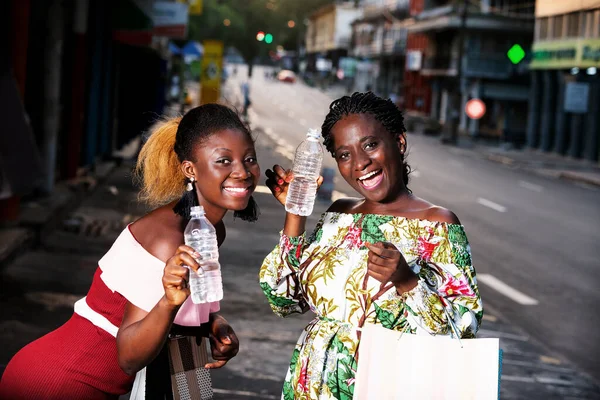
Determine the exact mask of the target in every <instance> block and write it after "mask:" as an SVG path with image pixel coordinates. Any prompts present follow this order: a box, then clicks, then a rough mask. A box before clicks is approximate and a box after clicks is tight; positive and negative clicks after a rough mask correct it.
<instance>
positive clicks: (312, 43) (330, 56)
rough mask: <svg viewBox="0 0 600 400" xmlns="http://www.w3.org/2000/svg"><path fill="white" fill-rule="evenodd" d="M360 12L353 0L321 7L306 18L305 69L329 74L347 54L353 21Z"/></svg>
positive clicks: (359, 15)
mask: <svg viewBox="0 0 600 400" xmlns="http://www.w3.org/2000/svg"><path fill="white" fill-rule="evenodd" d="M361 16H362V8H360V7H357V6H356V4H355V3H354V2H353V1H347V2H341V3H335V4H329V5H326V6H323V7H321V8H320V9H318V10H317V11H315V12H314V13H312V14H311V15H310V16H309V18H308V26H307V30H306V38H305V42H306V61H307V65H306V70H307V71H308V72H310V73H315V72H320V73H323V74H328V73H330V72H331V71H333V70H335V69H337V68H338V67H339V62H340V58H343V57H346V56H347V55H348V51H349V50H350V45H351V38H352V21H354V20H356V19H358V18H360V17H361Z"/></svg>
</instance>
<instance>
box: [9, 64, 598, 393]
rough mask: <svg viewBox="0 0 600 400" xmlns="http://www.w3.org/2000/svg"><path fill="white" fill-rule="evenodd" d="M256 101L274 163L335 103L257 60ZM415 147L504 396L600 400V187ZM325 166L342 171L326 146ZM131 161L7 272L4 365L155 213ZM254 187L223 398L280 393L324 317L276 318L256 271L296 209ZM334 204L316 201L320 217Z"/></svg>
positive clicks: (412, 154) (460, 152)
mask: <svg viewBox="0 0 600 400" xmlns="http://www.w3.org/2000/svg"><path fill="white" fill-rule="evenodd" d="M237 68H238V73H237V75H236V77H233V76H231V75H230V79H229V81H228V82H227V84H226V87H225V88H224V97H225V99H226V100H227V101H228V102H230V103H231V104H237V102H238V100H237V99H238V96H239V87H240V84H241V80H240V79H241V77H245V76H246V70H245V67H241V66H238V67H237ZM236 79H237V80H236ZM251 99H252V106H251V110H250V113H249V117H250V124H251V126H252V128H253V131H254V134H255V136H256V144H257V151H258V159H259V163H260V164H261V168H262V171H263V172H264V171H265V170H266V169H268V168H271V167H272V165H273V164H275V163H278V164H282V165H284V166H287V167H289V166H291V161H290V160H291V158H292V157H293V151H294V149H295V147H296V146H297V144H298V143H299V142H300V141H301V140H303V138H304V136H305V133H306V131H307V129H308V128H312V127H320V125H321V123H322V121H323V119H324V117H325V114H326V113H327V110H328V105H329V103H330V102H331V99H330V97H328V95H327V94H325V93H322V92H320V91H319V90H317V89H314V88H310V87H307V86H305V85H304V84H302V83H299V82H298V83H295V84H287V83H280V82H277V81H274V80H265V78H264V73H263V69H262V67H255V70H254V78H253V80H252V81H251ZM408 144H409V156H408V162H409V164H410V165H411V166H412V168H413V170H414V172H413V174H412V175H411V182H410V184H409V187H410V188H411V189H412V190H413V192H414V193H415V194H416V195H417V196H420V197H423V198H425V199H427V200H429V201H431V202H433V203H436V204H438V205H441V206H444V207H447V208H449V209H451V210H452V211H454V212H455V213H456V214H457V215H458V217H459V219H460V220H461V222H462V223H463V225H464V226H465V229H466V232H467V235H468V236H469V239H470V242H471V247H472V251H473V259H474V265H475V268H476V270H477V272H478V279H479V288H480V291H481V296H482V298H483V301H484V306H485V309H486V313H485V316H484V321H483V324H482V328H481V330H480V333H479V336H480V337H499V338H500V339H501V347H502V348H503V350H504V361H503V376H502V384H501V397H502V399H544V400H553V399H557V400H558V399H600V392H599V389H598V386H597V383H598V382H599V381H600V363H599V362H598V357H597V356H598V353H599V350H600V346H599V343H598V340H597V339H596V333H595V329H596V327H597V326H599V325H600V314H599V313H598V312H597V309H596V304H597V303H598V302H600V295H599V294H598V292H597V290H596V288H597V287H598V286H599V285H600V278H599V277H598V274H597V273H595V271H594V268H597V267H598V266H599V263H598V259H600V249H599V248H598V243H600V230H599V229H598V224H599V223H600V209H599V207H598V204H600V191H598V190H597V189H593V188H588V187H581V186H577V185H574V184H570V183H566V182H562V181H555V180H551V179H547V178H542V177H539V176H534V175H529V174H523V173H522V172H520V171H519V170H512V169H510V168H507V167H503V166H501V165H498V164H493V163H490V162H489V161H486V160H482V159H479V158H477V157H474V156H473V155H471V154H470V153H469V151H468V150H465V149H461V148H449V147H444V146H442V145H441V144H439V141H438V140H437V139H436V138H432V137H427V136H422V135H416V134H415V135H412V134H411V133H410V132H409V133H408ZM324 166H325V167H329V168H334V169H336V173H337V168H336V165H335V162H334V161H333V159H332V158H331V157H330V156H329V155H328V154H325V161H324ZM131 167H132V164H131V162H124V163H123V164H122V165H121V166H119V167H117V168H116V169H115V170H114V172H113V173H112V174H111V175H110V176H109V177H108V179H107V180H106V182H104V183H103V184H102V185H100V186H99V187H98V188H97V189H96V190H95V192H94V193H93V194H92V195H91V196H89V197H88V198H86V199H85V200H84V202H83V203H82V204H81V206H80V207H79V208H78V209H77V210H74V212H73V215H72V220H71V221H70V222H72V223H71V224H70V225H68V226H69V227H71V228H72V229H71V230H70V231H69V230H68V229H66V227H65V229H57V230H55V231H53V232H52V233H50V234H49V235H47V236H46V237H44V238H42V239H43V240H42V246H41V247H40V248H38V249H35V250H34V251H31V252H28V253H25V254H22V255H21V256H20V257H18V258H17V259H15V260H14V261H13V262H12V263H11V264H10V265H8V266H6V267H5V268H4V269H2V270H0V277H1V283H0V293H1V294H0V341H1V342H2V343H3V344H4V346H2V349H1V350H0V364H1V365H2V366H4V365H6V363H7V362H8V361H9V360H10V357H11V356H12V355H13V354H14V353H15V352H16V351H17V350H18V349H19V348H21V347H22V346H24V345H25V344H26V343H28V342H29V341H31V340H33V339H35V338H37V337H39V336H41V335H43V334H45V333H46V332H48V331H50V330H52V329H54V328H56V327H58V326H59V325H60V324H62V323H63V322H65V321H66V320H67V319H68V318H69V316H70V315H71V313H72V305H73V303H74V301H75V300H77V299H79V298H80V297H82V296H84V295H85V294H86V291H87V288H88V286H89V284H90V282H91V279H92V275H93V272H94V270H95V268H96V265H97V261H98V259H99V258H100V257H101V256H102V255H103V253H104V252H105V251H106V250H108V248H109V247H110V245H111V243H112V241H113V240H114V239H115V238H116V237H117V235H118V234H119V232H120V230H121V229H123V228H124V227H125V226H126V224H127V223H129V222H131V221H133V220H134V219H135V218H137V217H139V216H141V215H143V213H144V212H145V210H144V208H143V206H141V205H139V204H137V202H136V200H137V198H136V196H137V192H136V190H135V188H134V187H133V186H132V184H131ZM261 182H263V184H264V178H263V179H262V181H261ZM335 183H336V192H335V196H345V195H349V196H352V195H353V193H352V189H351V188H350V187H349V185H347V184H346V183H345V182H343V181H342V180H341V178H339V177H338V178H337V179H336V180H335ZM255 196H256V200H257V202H258V204H259V205H260V207H261V212H262V214H261V217H260V219H259V222H257V223H254V224H248V223H245V222H243V221H239V220H236V221H234V220H233V218H232V216H231V215H228V216H227V217H226V222H225V224H226V226H227V240H226V241H225V243H224V245H223V246H222V247H221V250H220V254H221V261H222V265H223V280H224V285H225V298H224V301H223V302H222V306H221V310H222V314H223V315H224V316H225V317H226V318H227V319H228V320H229V321H230V323H231V324H232V326H233V327H234V329H235V330H236V332H237V334H238V336H239V338H240V343H241V347H240V353H239V355H238V356H237V357H236V358H234V359H233V360H231V361H230V362H229V363H228V364H227V366H226V367H224V368H223V369H221V370H218V371H214V373H213V382H214V386H215V394H216V396H215V398H218V399H234V400H235V399H251V398H264V399H278V398H279V396H280V393H281V386H282V382H283V378H284V376H285V373H286V370H287V367H288V366H289V359H290V355H291V351H292V348H293V346H294V343H295V342H296V340H297V338H298V336H299V334H300V332H301V330H302V328H303V327H304V326H305V325H306V324H307V323H308V322H309V321H310V320H311V319H312V317H311V315H310V313H307V314H305V315H303V316H294V317H290V318H287V319H280V318H278V317H276V316H275V315H274V314H273V313H272V312H271V310H270V308H269V306H268V303H267V301H266V299H265V298H264V296H263V294H262V292H261V290H260V287H259V286H258V276H257V275H258V269H259V267H260V264H261V262H262V260H263V258H264V257H265V256H266V255H267V254H268V253H269V252H270V251H271V249H272V248H273V247H274V246H275V245H276V244H277V242H278V238H279V234H278V232H279V230H280V229H281V228H282V227H283V217H284V210H283V208H282V207H281V206H279V205H278V203H277V202H276V201H275V200H274V199H273V198H272V196H271V195H270V194H268V193H267V190H266V188H265V187H264V186H261V187H259V190H258V191H257V194H256V195H255ZM328 205H329V204H327V203H324V202H319V203H317V205H316V207H315V212H314V213H313V215H312V216H311V217H310V221H309V223H308V226H314V223H315V222H316V220H317V219H318V217H319V214H320V213H321V212H323V211H324V210H325V209H326V208H327V207H328ZM77 217H79V219H77ZM94 226H96V227H99V228H98V229H91V228H93V227H94ZM73 227H74V228H73ZM85 227H91V228H90V229H85ZM441 363H442V364H443V363H444V361H443V360H442V361H441ZM447 367H451V361H448V365H447ZM465 379H467V380H468V377H465ZM124 398H125V396H124Z"/></svg>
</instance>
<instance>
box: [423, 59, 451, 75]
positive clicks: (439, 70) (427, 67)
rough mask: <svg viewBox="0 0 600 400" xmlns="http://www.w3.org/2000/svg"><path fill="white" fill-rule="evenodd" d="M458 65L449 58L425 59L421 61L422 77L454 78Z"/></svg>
mask: <svg viewBox="0 0 600 400" xmlns="http://www.w3.org/2000/svg"><path fill="white" fill-rule="evenodd" d="M457 65H458V63H457V62H456V59H455V58H452V57H450V56H437V57H426V58H425V60H424V61H423V68H422V71H423V74H424V75H439V76H454V75H456V72H457V69H456V67H457Z"/></svg>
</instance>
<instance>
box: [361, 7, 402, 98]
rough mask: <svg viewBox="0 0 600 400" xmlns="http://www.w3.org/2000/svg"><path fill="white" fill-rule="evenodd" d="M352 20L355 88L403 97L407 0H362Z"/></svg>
mask: <svg viewBox="0 0 600 400" xmlns="http://www.w3.org/2000/svg"><path fill="white" fill-rule="evenodd" d="M360 4H361V6H362V7H363V17H362V18H361V19H358V20H356V21H354V23H353V26H352V27H353V49H352V56H353V57H355V58H357V59H358V60H359V63H358V68H357V76H356V79H355V89H356V90H360V91H365V90H372V91H374V92H376V93H377V94H379V95H381V96H383V97H392V98H402V96H403V91H404V90H403V89H404V88H403V84H402V82H403V76H402V74H403V72H404V63H405V50H406V40H407V33H408V31H407V29H406V23H407V21H406V18H407V17H408V13H409V5H410V2H409V0H364V1H362V2H361V3H360Z"/></svg>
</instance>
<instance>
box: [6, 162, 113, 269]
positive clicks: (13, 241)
mask: <svg viewBox="0 0 600 400" xmlns="http://www.w3.org/2000/svg"><path fill="white" fill-rule="evenodd" d="M116 166H117V163H115V162H114V161H107V162H104V163H101V164H99V165H98V166H97V168H96V170H97V172H96V174H94V175H91V176H89V178H92V179H95V184H94V186H93V188H91V189H89V190H85V189H81V187H75V188H74V189H72V188H70V187H69V186H70V185H69V183H68V182H59V183H58V184H56V186H55V189H54V191H53V193H52V195H50V196H49V197H48V198H46V199H41V200H40V203H44V202H47V203H50V204H49V205H48V207H44V205H43V204H42V205H40V204H37V205H36V206H33V207H32V206H29V207H27V206H26V207H24V208H23V210H22V211H21V217H20V219H19V223H18V225H17V226H15V227H10V228H9V227H7V228H2V229H0V243H2V245H0V269H1V268H2V267H4V266H5V265H6V264H8V263H9V262H11V261H12V260H14V259H15V258H16V257H17V256H18V255H19V254H20V253H22V252H25V251H27V250H30V249H32V248H34V247H36V246H39V244H40V243H41V241H42V238H43V237H44V236H45V235H47V234H48V233H50V232H51V231H53V230H54V229H56V227H57V226H58V225H59V224H60V222H61V221H62V220H63V219H64V218H65V217H66V216H67V215H69V213H71V212H72V211H73V210H75V209H76V208H77V207H79V205H80V204H81V203H82V202H83V200H85V199H86V198H87V197H88V196H91V195H92V194H93V193H94V192H95V191H96V189H97V188H98V187H99V186H100V184H101V183H102V182H104V181H105V180H106V178H107V177H108V176H109V175H110V174H111V172H112V171H114V169H115V167H116ZM32 204H35V203H32Z"/></svg>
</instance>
